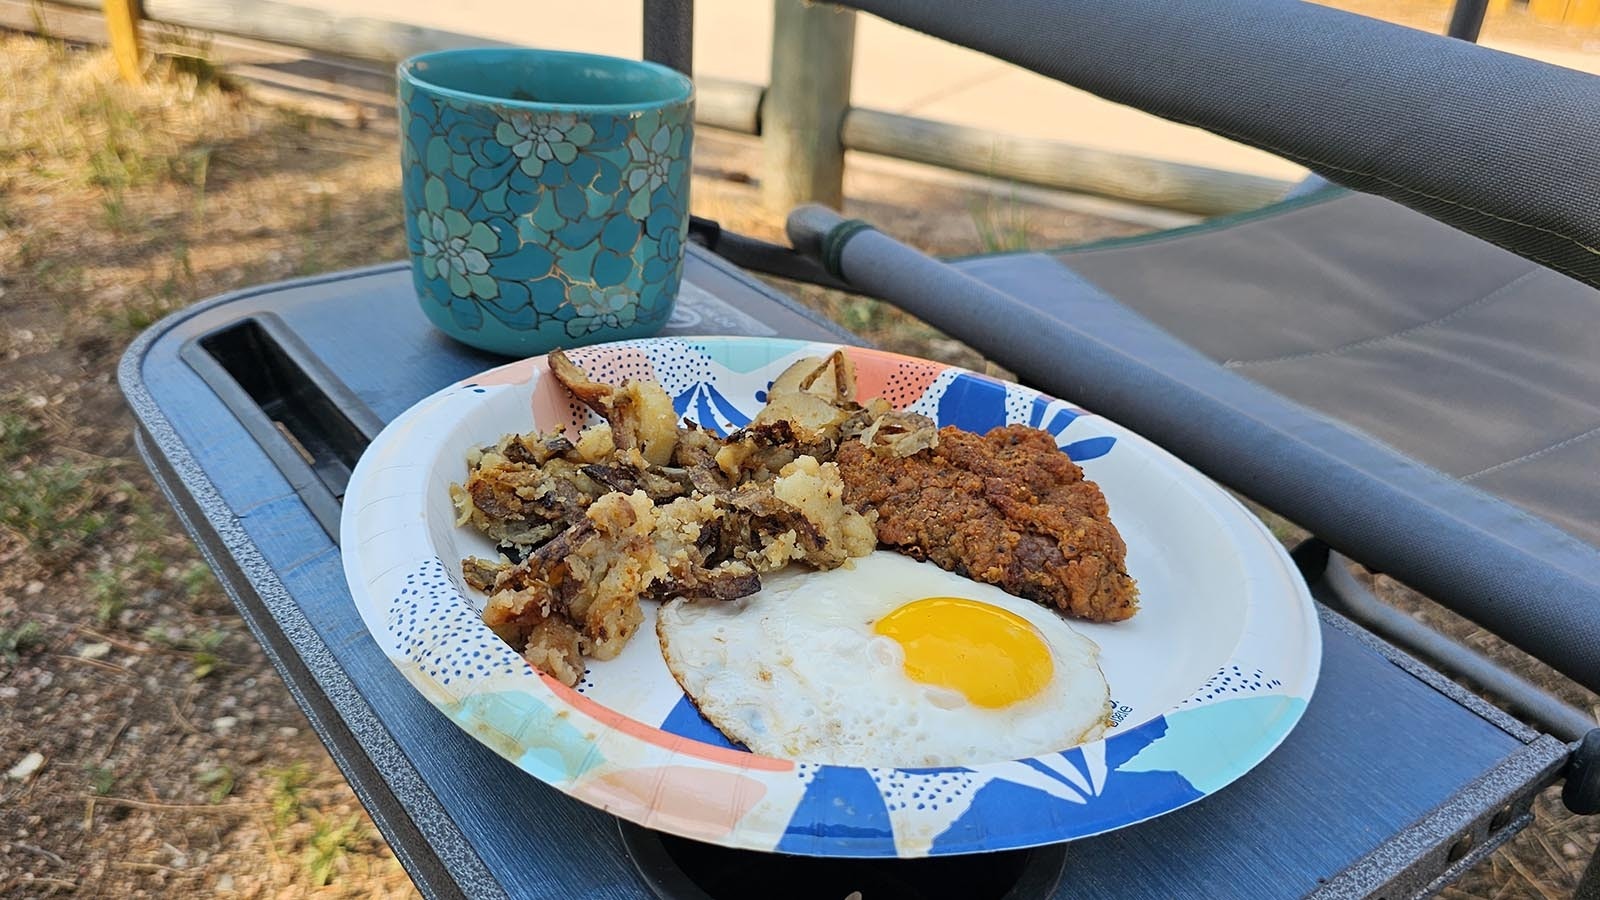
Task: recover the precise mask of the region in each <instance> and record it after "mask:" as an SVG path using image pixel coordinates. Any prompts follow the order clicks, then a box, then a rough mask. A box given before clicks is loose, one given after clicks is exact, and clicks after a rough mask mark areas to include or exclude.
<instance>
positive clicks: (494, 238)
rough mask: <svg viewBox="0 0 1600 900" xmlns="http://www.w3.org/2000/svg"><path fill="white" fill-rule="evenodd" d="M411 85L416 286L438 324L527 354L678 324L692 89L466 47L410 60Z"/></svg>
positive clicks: (620, 66) (641, 74) (677, 79)
mask: <svg viewBox="0 0 1600 900" xmlns="http://www.w3.org/2000/svg"><path fill="white" fill-rule="evenodd" d="M399 85H400V129H401V135H402V145H403V149H402V164H403V166H404V173H403V176H402V187H403V191H404V195H405V214H406V240H407V243H408V244H409V247H410V251H411V274H412V279H413V280H414V282H415V284H416V289H417V296H418V299H419V300H420V301H421V303H422V308H423V310H424V312H426V313H427V316H428V318H429V319H430V320H431V321H432V322H433V323H434V324H435V325H437V326H438V327H439V328H440V329H441V330H443V331H444V332H445V333H446V334H449V335H450V336H452V337H454V338H456V339H457V340H460V341H462V342H464V343H467V344H471V345H473V346H475V347H480V348H482V349H485V350H490V351H493V352H496V353H504V354H507V355H511V356H530V355H535V354H539V353H545V352H548V351H550V350H552V349H554V348H556V347H571V346H576V345H579V344H590V343H596V342H599V341H608V340H617V339H622V338H631V337H645V336H648V335H651V334H655V333H656V332H657V331H659V330H660V329H661V327H662V326H663V325H665V324H666V321H667V319H668V317H669V316H671V314H672V306H673V302H674V301H675V299H676V298H677V293H678V283H679V280H680V278H681V277H682V272H683V240H684V233H685V228H686V227H687V224H688V223H687V219H688V208H689V207H688V202H689V150H690V145H691V143H692V141H693V128H694V116H693V111H694V88H693V85H692V83H691V82H690V81H689V79H688V78H686V77H685V76H683V75H682V74H680V73H678V72H675V71H673V70H672V69H668V68H666V67H664V66H658V65H655V64H653V63H646V62H638V61H635V60H626V59H616V58H613V57H606V56H594V55H590V54H583V53H562V52H556V51H546V50H522V49H468V50H445V51H441V52H438V53H426V54H423V55H421V56H416V57H412V58H411V59H408V60H406V61H405V62H403V63H401V64H400V68H399Z"/></svg>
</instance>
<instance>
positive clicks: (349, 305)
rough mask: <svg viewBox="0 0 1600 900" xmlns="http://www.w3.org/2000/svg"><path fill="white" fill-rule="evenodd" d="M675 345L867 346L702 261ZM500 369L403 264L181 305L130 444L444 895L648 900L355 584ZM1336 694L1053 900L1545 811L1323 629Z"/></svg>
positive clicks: (583, 821) (137, 377)
mask: <svg viewBox="0 0 1600 900" xmlns="http://www.w3.org/2000/svg"><path fill="white" fill-rule="evenodd" d="M685 272H686V279H685V288H684V291H683V296H682V298H681V299H680V313H679V314H678V315H677V316H675V317H674V320H673V322H672V324H671V325H670V326H669V330H668V333H675V334H778V335H783V336H786V337H799V338H810V339H822V340H841V341H849V340H855V339H854V338H852V336H850V335H849V334H848V333H846V332H843V331H841V330H839V329H838V328H837V327H836V326H834V325H831V324H829V323H827V322H825V321H824V320H822V319H820V318H818V317H817V316H815V315H814V314H812V313H810V312H807V311H806V310H804V309H803V308H802V307H799V306H798V305H796V304H794V303H793V302H792V301H791V300H789V299H787V298H785V297H783V296H781V295H780V294H777V293H776V292H774V291H772V290H770V289H768V288H766V287H765V286H763V285H761V284H760V283H759V282H756V281H755V280H754V279H752V278H750V277H748V276H747V275H745V274H744V273H741V272H739V271H738V270H736V269H734V268H732V267H731V266H729V265H728V264H727V263H725V262H723V261H721V260H719V259H717V258H715V257H713V256H710V255H709V254H706V253H704V252H702V251H700V250H699V249H698V248H694V247H691V248H690V252H689V255H688V261H687V263H686V269H685ZM499 362H503V360H502V359H500V358H498V357H494V356H491V355H489V354H485V353H480V352H477V351H474V350H470V349H468V348H466V347H463V346H462V345H460V344H457V343H455V342H453V341H451V340H449V339H448V338H446V337H444V336H443V335H441V334H439V333H438V332H437V331H436V330H434V329H433V328H432V327H431V326H430V325H429V324H428V323H427V321H426V319H424V318H423V316H422V313H421V311H420V309H418V307H417V302H416V300H415V297H414V295H413V293H412V289H411V281H410V274H409V271H408V270H407V268H406V267H405V266H404V265H387V266H380V267H376V268H370V269H362V270H357V271H351V272H343V273H337V274H333V275H326V276H321V277H316V278H309V279H303V280H300V281H294V282H287V283H283V284H276V285H268V286H264V287H260V288H254V289H250V290H245V291H240V292H237V293H233V294H229V295H226V296H223V297H218V298H216V299H214V300H211V301H208V302H205V303H201V304H198V305H196V306H194V307H191V308H189V309H187V310H184V311H182V312H180V313H177V314H175V315H173V316H171V317H169V318H167V319H165V320H163V321H162V322H160V323H159V324H157V325H156V326H154V327H152V328H151V329H150V330H149V331H147V332H146V333H145V334H144V335H142V336H141V337H140V338H139V339H138V340H137V341H135V342H134V344H133V345H132V346H131V347H130V348H129V349H128V351H127V354H126V355H125V356H124V358H123V360H122V365H121V370H120V372H119V377H120V379H121V383H122V387H123V390H124V392H125V394H126V395H127V398H128V402H129V403H130V405H131V406H132V407H133V410H134V413H135V415H136V417H137V420H138V434H137V438H138V446H139V450H140V453H141V455H143V457H144V459H145V461H146V462H147V464H148V465H149V466H150V468H151V470H152V471H153V472H154V473H155V476H156V480H157V481H158V483H159V484H160V485H161V488H162V490H163V491H164V492H165V493H166V496H167V498H168V500H169V501H171V502H172V504H173V506H174V508H175V509H176V510H177V511H178V515H179V517H180V518H181V519H182V521H183V524H184V526H185V528H187V529H188V531H189V533H190V534H191V535H192V536H193V537H194V539H195V540H196V542H197V543H198V544H199V546H200V548H201V550H202V552H203V553H204V554H205V556H206V559H207V561H208V562H209V563H210V564H211V566H212V568H213V569H215V570H216V572H217V573H218V575H219V577H220V578H221V579H222V582H223V584H224V585H225V587H226V588H227V590H228V592H229V594H230V595H231V596H232V597H233V600H234V602H235V603H236V604H237V606H238V607H239V611H240V613H241V614H242V615H243V617H244V619H245V621H246V622H247V623H248V624H249V626H250V628H251V630H252V632H253V633H254V634H255V636H256V638H257V639H258V640H259V641H260V642H261V644H262V646H263V647H264V648H265V649H266V652H267V655H268V656H269V658H270V659H271V660H272V662H273V664H274V665H275V666H276V667H277V668H278V670H279V671H280V672H281V673H282V674H283V677H284V681H285V683H286V684H287V685H288V687H289V690H290V692H291V693H292V694H293V695H294V697H295V700H296V701H297V702H298V703H299V704H300V706H301V708H302V709H303V710H304V711H305V713H306V716H307V717H308V718H309V719H310V721H311V724H312V726H313V727H314V728H315V729H316V731H317V733H318V734H319V735H320V736H321V737H322V739H323V741H324V742H325V743H326V745H327V747H328V750H329V752H330V753H331V754H332V756H333V758H334V760H335V761H336V762H337V763H338V765H339V767H340V768H341V769H342V770H343V772H344V774H345V776H346V777H347V778H348V779H349V781H350V784H351V785H352V787H354V789H355V791H356V793H357V794H358V795H359V796H360V798H361V800H362V802H363V803H364V804H365V805H366V807H367V809H368V810H369V811H370V812H371V813H372V816H373V819H374V820H375V821H376V823H377V825H378V827H379V829H380V830H381V831H382V832H383V834H384V836H385V837H386V838H387V839H388V841H389V843H390V844H391V846H392V847H393V848H394V851H395V853H396V855H397V856H398V857H399V858H400V860H401V861H402V863H403V864H404V865H405V866H406V869H407V870H408V871H409V872H410V873H411V876H412V878H413V879H415V881H416V883H417V885H418V887H419V888H420V889H421V890H422V891H423V893H424V894H427V895H430V896H457V895H463V894H464V895H467V896H483V897H499V896H512V897H562V898H637V897H648V896H651V895H650V892H649V889H648V888H647V887H646V886H645V884H644V882H642V881H641V880H640V878H639V877H638V875H637V874H636V873H635V871H634V868H633V865H632V864H631V862H630V861H629V858H628V857H627V855H626V853H625V852H624V849H623V847H622V841H621V837H620V835H619V829H618V824H617V821H616V820H615V819H614V818H612V817H611V816H609V815H607V814H605V813H602V812H600V811H597V810H595V809H592V808H590V807H587V806H585V805H583V804H580V803H578V802H576V801H573V800H570V799H568V798H567V797H566V796H564V795H562V794H560V793H559V792H557V791H555V790H553V789H551V788H549V787H546V786H545V785H543V784H541V783H539V782H538V781H536V780H535V779H533V778H532V777H530V776H527V775H525V774H524V773H522V772H520V771H519V770H517V769H516V768H515V767H513V766H512V765H511V764H510V763H508V762H506V761H504V760H502V759H501V758H500V757H498V756H496V755H495V754H494V753H493V751H491V750H489V749H488V748H487V747H485V746H483V745H481V744H479V743H478V742H477V741H475V740H473V739H472V738H471V737H470V736H468V735H467V734H465V733H464V732H463V731H461V729H459V728H458V727H457V726H456V725H454V724H453V723H452V722H450V721H449V720H448V719H447V718H445V716H444V715H442V714H441V713H438V712H437V711H435V710H434V709H433V707H431V706H430V705H429V704H428V702H427V701H426V700H424V699H423V698H422V696H421V695H420V694H418V693H417V692H416V691H415V690H414V689H412V687H411V686H410V684H409V683H407V682H406V681H405V679H404V678H403V677H402V676H401V675H400V673H399V672H398V671H397V670H396V669H395V668H394V667H393V666H392V665H391V664H390V662H389V661H388V659H387V658H385V657H384V656H383V654H382V653H381V651H379V649H378V648H377V646H376V645H375V644H374V643H373V641H372V639H371V638H370V637H369V636H368V634H367V630H366V627H365V626H364V625H363V624H362V621H361V618H360V616H359V615H358V614H357V612H356V610H355V607H354V605H353V604H352V602H351V600H350V595H349V593H348V591H347V589H346V587H345V581H344V575H343V570H342V568H341V563H340V557H339V548H338V546H337V544H336V535H337V530H338V529H337V526H338V500H339V497H340V496H341V495H342V493H343V485H344V480H345V479H346V478H347V477H348V475H349V470H350V469H351V468H352V467H353V466H354V464H355V460H356V458H357V457H358V456H359V454H360V451H361V449H362V447H364V446H365V444H366V442H367V441H370V440H371V438H372V437H373V436H374V435H376V434H377V432H378V430H379V429H381V428H382V426H383V423H385V422H387V421H388V420H390V419H392V418H394V417H395V416H397V415H398V414H399V413H401V412H402V411H404V410H405V409H406V408H407V407H408V406H410V405H411V404H412V403H414V402H416V401H417V400H420V399H421V398H423V397H425V396H427V395H428V394H430V393H432V392H433V391H435V390H437V389H439V388H441V387H444V386H445V385H448V384H450V383H452V382H454V381H457V380H459V379H461V378H464V377H466V376H468V375H471V374H474V373H476V372H479V371H481V370H483V369H485V368H488V367H490V366H492V365H495V364H497V363H499ZM1322 617H1323V640H1324V660H1323V669H1322V676H1321V682H1320V684H1319V685H1318V687H1317V691H1316V694H1315V696H1314V698H1313V699H1312V701H1311V703H1310V705H1309V706H1308V708H1307V710H1306V713H1305V717H1304V719H1303V720H1302V721H1301V723H1300V724H1299V726H1298V727H1297V728H1296V729H1295V730H1294V732H1293V733H1292V734H1291V735H1290V736H1289V738H1288V740H1287V741H1286V742H1285V743H1284V744H1283V746H1282V747H1281V748H1280V749H1279V750H1278V751H1277V752H1275V753H1274V754H1273V755H1272V756H1271V757H1270V758H1269V759H1268V760H1267V761H1266V762H1264V763H1263V764H1262V765H1260V766H1259V767H1258V768H1256V769H1255V770H1253V771H1252V772H1250V773H1249V774H1248V775H1246V776H1245V777H1244V778H1242V779H1241V780H1240V781H1239V782H1238V783H1236V784H1234V785H1232V786H1230V787H1228V788H1227V789H1225V790H1223V791H1221V792H1220V793H1218V794H1216V795H1213V796H1211V797H1208V798H1206V799H1205V800H1202V801H1200V802H1198V803H1196V804H1194V805H1192V806H1190V807H1187V808H1185V809H1182V810H1179V811H1177V812H1174V813H1171V814H1169V815H1166V816H1163V817H1161V818H1159V819H1157V820H1154V821H1152V822H1148V823H1145V824H1142V825H1139V826H1135V827H1132V828H1126V829H1123V830H1121V831H1117V832H1113V833H1111V834H1107V835H1102V836H1100V837H1095V838H1090V839H1086V840H1083V841H1079V842H1075V843H1073V844H1071V845H1069V846H1068V847H1067V853H1066V865H1065V869H1064V871H1063V875H1062V878H1061V880H1060V885H1059V887H1058V888H1057V889H1056V896H1060V897H1068V896H1071V897H1120V898H1127V897H1150V898H1171V897H1236V898H1247V897H1285V896H1302V895H1307V894H1312V895H1316V896H1324V897H1334V896H1340V897H1342V896H1365V895H1381V896H1383V897H1386V898H1390V900H1394V898H1399V897H1404V896H1412V895H1415V894H1417V893H1419V892H1423V891H1425V890H1427V889H1428V888H1429V886H1430V885H1434V886H1437V885H1438V884H1440V883H1442V881H1441V879H1448V878H1450V877H1454V876H1455V875H1456V874H1459V873H1460V872H1461V871H1462V870H1464V869H1465V868H1466V867H1467V866H1470V865H1472V864H1473V863H1474V862H1476V861H1477V860H1479V859H1481V858H1482V857H1483V856H1484V855H1486V854H1487V853H1489V852H1490V851H1491V850H1492V849H1493V848H1494V847H1496V846H1498V845H1499V844H1500V843H1502V842H1503V841H1504V840H1505V839H1506V838H1507V837H1509V836H1510V835H1511V834H1512V833H1514V832H1515V831H1516V830H1517V829H1519V828H1520V827H1522V826H1523V825H1525V824H1526V823H1527V822H1528V820H1529V815H1530V813H1529V805H1530V803H1531V802H1532V797H1533V795H1534V794H1535V793H1536V792H1537V791H1538V790H1539V789H1541V788H1542V787H1544V786H1546V785H1548V784H1550V783H1552V782H1553V781H1554V779H1555V777H1556V775H1557V771H1558V769H1559V766H1560V764H1561V763H1562V761H1563V759H1564V758H1565V755H1566V753H1567V748H1566V747H1565V746H1564V745H1563V744H1561V743H1560V742H1559V741H1557V740H1555V739H1554V738H1552V737H1549V736H1547V735H1541V734H1538V733H1536V732H1534V731H1532V730H1530V729H1528V728H1526V727H1525V726H1523V725H1522V724H1520V723H1518V722H1516V721H1514V720H1512V719H1510V718H1509V717H1507V716H1505V715H1504V714H1502V713H1500V712H1499V711H1498V710H1495V709H1494V708H1492V707H1490V706H1488V705H1486V704H1484V703H1483V702H1482V701H1481V700H1479V699H1478V698H1476V697H1474V696H1472V695H1470V694H1467V693H1466V692H1464V691H1461V690H1460V689H1458V688H1456V687H1455V686H1454V685H1452V684H1451V683H1449V682H1448V681H1446V680H1444V679H1443V678H1441V677H1439V676H1438V675H1436V674H1435V673H1433V672H1432V671H1431V670H1428V669H1426V668H1425V667H1423V666H1421V665H1420V664H1418V663H1416V662H1415V661H1414V660H1411V659H1410V658H1408V657H1406V656H1404V655H1403V654H1401V653H1399V652H1397V651H1395V650H1394V649H1393V648H1391V647H1389V646H1387V645H1385V644H1383V643H1382V642H1380V641H1378V640H1377V639H1375V638H1373V637H1372V636H1371V635H1370V634H1368V633H1367V632H1365V631H1363V630H1362V629H1360V628H1359V627H1357V626H1355V625H1353V624H1351V623H1350V622H1348V621H1346V620H1344V619H1342V618H1341V617H1339V616H1337V615H1335V614H1333V613H1331V612H1328V611H1326V610H1324V611H1323V613H1322Z"/></svg>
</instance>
